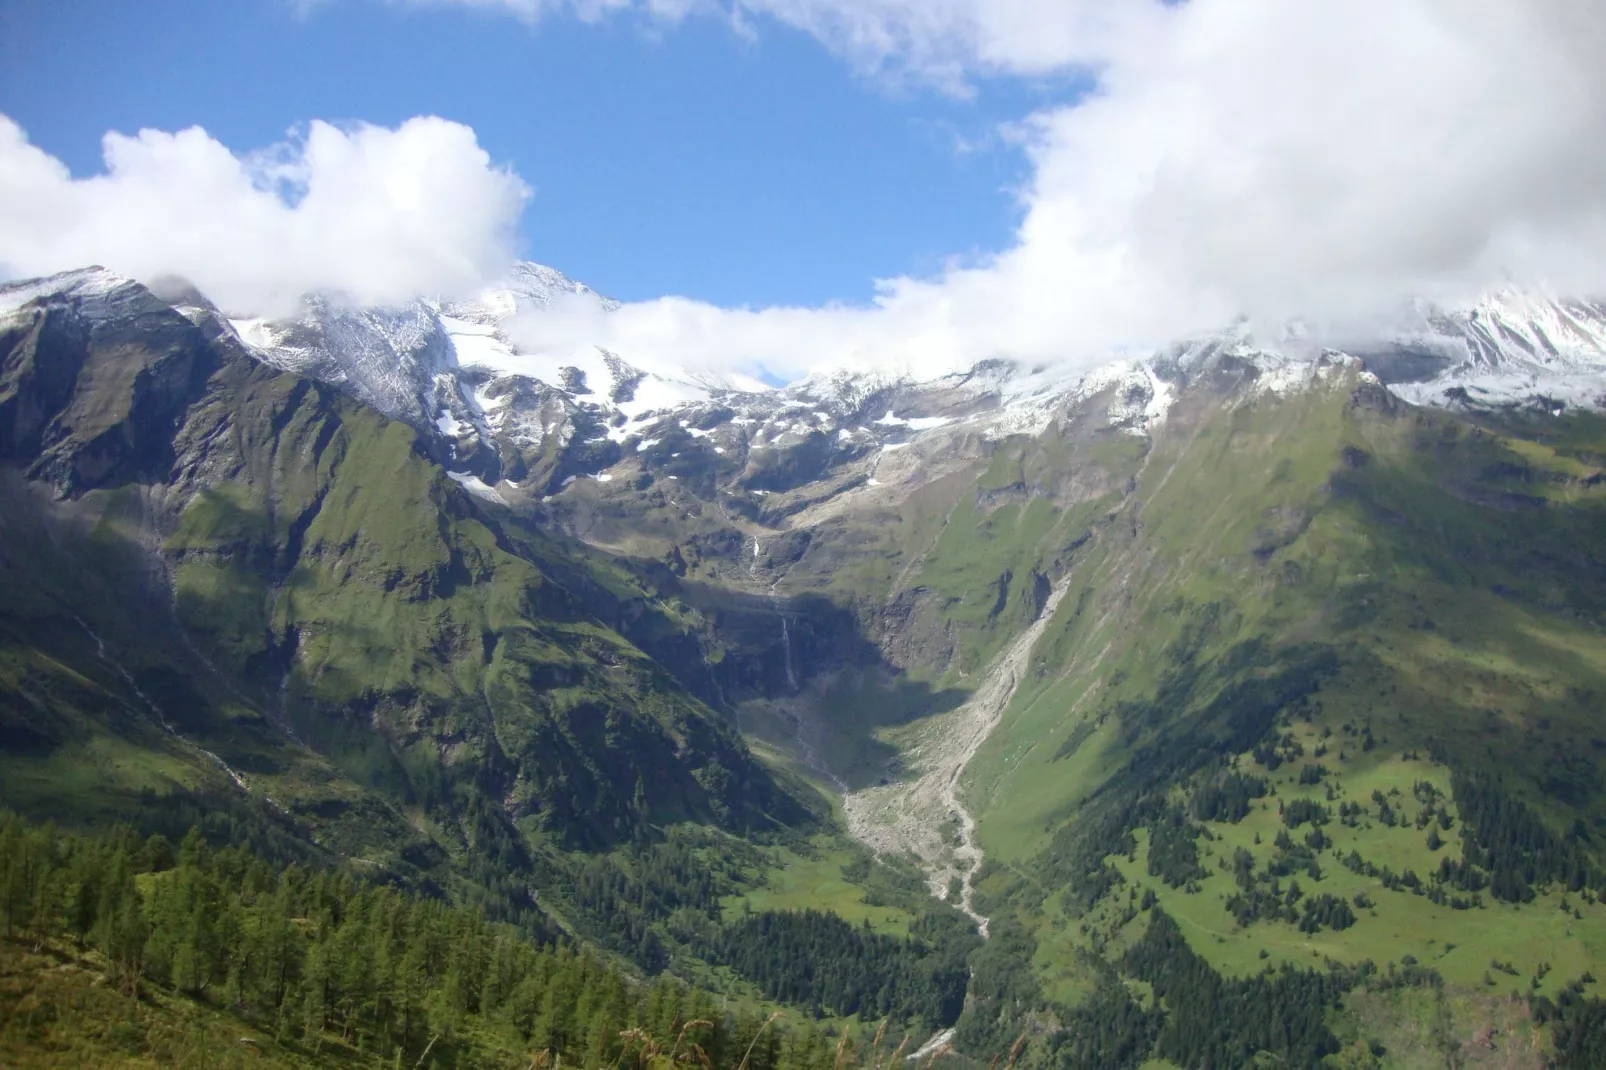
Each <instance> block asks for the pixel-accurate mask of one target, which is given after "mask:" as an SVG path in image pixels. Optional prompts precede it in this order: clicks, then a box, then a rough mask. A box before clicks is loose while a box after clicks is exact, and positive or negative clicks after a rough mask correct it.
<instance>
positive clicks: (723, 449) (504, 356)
mask: <svg viewBox="0 0 1606 1070" xmlns="http://www.w3.org/2000/svg"><path fill="white" fill-rule="evenodd" d="M151 291H152V292H153V293H155V294H156V295H157V296H158V297H159V298H160V300H162V301H165V302H170V303H172V305H173V307H175V308H177V309H179V310H180V311H181V312H183V313H184V314H185V315H186V316H188V317H190V318H191V319H192V320H193V321H195V322H198V323H200V322H203V321H207V322H210V323H211V324H214V325H218V324H222V323H223V322H224V321H222V319H221V316H220V314H219V313H218V312H217V311H216V310H215V309H214V308H212V306H211V305H210V303H209V302H208V301H207V300H206V298H205V297H204V296H203V295H201V294H199V293H198V292H196V291H195V290H194V288H193V287H189V286H187V284H183V283H181V282H177V281H168V282H164V283H158V284H156V285H154V286H152V287H151ZM124 292H127V293H130V294H137V293H142V292H143V290H142V289H141V288H140V287H139V285H138V284H137V283H134V282H132V281H131V280H128V279H125V278H122V277H120V276H117V275H115V274H113V273H111V272H107V271H104V270H101V269H85V270H82V271H77V272H68V273H65V274H62V275H58V276H53V277H51V278H49V279H40V280H33V281H30V282H25V283H17V284H12V285H7V286H0V316H6V315H7V314H8V312H16V311H17V310H20V309H22V308H23V306H25V305H27V304H28V303H29V302H31V301H34V300H36V299H39V298H45V297H56V298H61V299H68V300H83V301H102V302H106V303H107V308H108V309H115V308H116V307H118V306H119V305H120V304H121V300H122V299H121V297H120V296H119V295H120V294H122V293H124ZM573 302H579V303H580V304H581V305H583V306H584V307H585V308H586V309H589V310H590V312H588V314H590V313H591V312H596V311H598V310H600V312H601V313H602V314H607V313H609V312H610V311H611V310H613V309H616V308H617V307H618V305H617V303H616V302H612V301H610V300H609V299H607V298H605V297H603V296H601V295H599V294H597V293H596V292H595V291H593V290H591V289H590V288H588V287H586V286H584V285H582V284H580V283H577V282H574V281H573V280H570V279H568V278H567V277H565V276H564V275H562V274H561V273H560V272H557V271H554V270H553V269H551V268H546V267H542V266H540V265H536V264H519V265H515V266H514V267H513V268H512V269H511V270H510V271H509V274H508V276H507V278H506V279H505V280H503V281H502V282H501V283H499V284H497V285H495V286H493V287H490V288H488V289H487V290H486V291H484V292H483V293H481V294H479V295H477V296H476V297H474V298H473V299H470V300H465V301H455V302H444V303H443V302H437V301H427V300H419V301H414V302H411V303H409V304H407V305H403V306H399V307H393V308H351V307H346V306H340V305H337V304H334V303H332V302H329V301H325V300H321V299H316V298H313V299H308V300H307V301H306V303H305V305H304V307H303V312H302V314H301V315H299V316H297V317H295V318H293V319H289V320H262V319H241V320H235V321H233V323H232V329H233V332H234V334H235V335H237V337H238V339H239V340H240V342H241V344H243V345H244V346H246V347H247V348H248V349H249V350H250V351H251V352H253V353H254V355H255V356H257V357H258V358H259V359H261V360H263V361H265V362H267V363H270V364H274V365H276V366H278V367H281V368H284V369H286V370H288V371H292V372H295V373H296V374H300V375H306V376H309V377H313V378H317V379H320V380H322V381H325V382H328V383H332V384H335V385H337V386H339V387H340V388H341V389H343V390H345V391H347V392H349V393H351V394H352V395H353V396H355V397H357V398H359V399H360V400H362V401H364V402H366V403H367V404H370V405H372V406H374V407H375V408H377V409H379V410H380V411H382V412H385V413H386V414H387V415H390V416H392V417H395V418H397V419H402V420H406V421H407V422H409V423H411V424H412V425H414V426H415V427H417V428H419V430H420V431H422V432H423V433H424V434H426V435H427V436H428V437H429V440H430V441H431V442H432V443H433V446H432V447H431V448H432V449H434V450H435V451H436V453H437V455H438V459H439V460H440V461H441V463H442V464H443V465H444V466H445V467H446V469H447V470H448V471H449V472H450V473H452V476H453V478H454V479H456V480H457V481H458V482H459V483H461V484H462V485H463V486H464V487H465V488H467V489H468V490H470V491H471V492H472V493H475V494H477V495H478V496H480V497H481V498H484V499H485V500H487V501H495V500H507V499H508V498H509V496H514V497H517V496H520V495H518V494H517V492H518V491H519V488H520V487H524V488H526V489H525V491H524V495H523V496H528V497H547V496H551V495H556V494H561V493H563V488H564V487H574V486H577V485H578V486H581V487H583V486H585V484H584V483H582V484H576V483H575V479H576V478H580V479H584V478H585V477H590V476H599V475H603V474H607V473H608V472H609V471H610V470H612V469H614V468H617V467H619V466H621V465H623V466H625V467H626V470H630V469H632V468H637V469H640V471H641V472H643V473H647V472H651V471H661V477H662V478H665V479H668V478H669V477H670V476H671V475H673V476H675V477H676V479H677V480H678V479H681V478H684V477H685V475H687V474H688V469H687V468H686V466H687V465H688V464H692V463H694V461H693V459H694V458H701V460H700V461H696V462H695V463H696V464H698V465H701V466H702V467H701V470H702V471H704V472H710V471H711V472H714V473H716V474H717V475H716V478H717V480H718V485H719V486H721V487H727V488H734V489H735V490H736V492H746V493H751V494H753V495H757V496H762V495H766V494H771V493H784V492H785V491H786V488H785V487H782V486H780V485H779V484H778V483H777V482H776V480H777V479H782V480H791V479H794V478H804V477H803V476H799V475H796V474H795V473H797V472H805V471H806V472H812V473H814V474H813V475H810V476H808V477H807V478H809V479H813V478H822V477H823V474H824V473H826V472H828V471H830V472H838V471H844V472H851V471H854V470H856V469H855V466H862V467H863V468H864V472H863V474H864V477H865V479H866V481H867V483H866V485H867V486H870V487H874V486H879V485H883V484H885V483H886V482H887V481H888V480H889V479H890V478H897V475H896V473H895V472H893V471H890V470H887V469H883V468H881V467H880V466H879V462H878V460H877V458H880V457H882V456H884V455H892V454H896V455H897V456H899V457H900V459H907V458H912V457H914V456H915V455H917V454H918V455H919V456H920V457H927V456H928V455H932V454H933V451H940V450H941V449H943V448H945V447H944V446H943V443H946V442H958V441H961V440H964V439H966V438H975V439H978V440H982V441H985V440H997V439H1002V438H1006V437H1009V436H1012V435H1036V434H1041V433H1043V432H1044V431H1045V430H1047V429H1048V428H1050V427H1051V426H1054V424H1055V421H1056V420H1061V419H1063V418H1066V417H1067V414H1074V416H1075V419H1076V420H1078V421H1084V424H1083V426H1086V424H1085V421H1086V420H1088V419H1092V420H1094V421H1095V424H1094V425H1093V426H1094V427H1095V428H1096V427H1107V428H1108V429H1110V430H1113V431H1116V432H1120V433H1126V434H1131V435H1136V436H1144V435H1149V434H1152V433H1154V432H1155V431H1156V430H1157V429H1158V428H1159V427H1161V426H1162V425H1163V424H1164V422H1165V420H1166V419H1167V415H1168V413H1169V411H1170V409H1171V407H1172V406H1173V405H1174V404H1175V403H1176V401H1177V399H1178V398H1179V397H1181V396H1184V395H1186V394H1187V393H1188V392H1189V391H1190V390H1192V389H1193V388H1194V384H1195V383H1197V382H1200V381H1202V380H1204V379H1207V378H1209V377H1211V376H1212V375H1214V374H1215V373H1216V372H1217V371H1219V370H1223V369H1226V370H1229V371H1231V374H1229V375H1227V376H1226V377H1225V378H1223V379H1221V380H1220V381H1221V382H1224V383H1228V384H1231V383H1234V382H1239V383H1244V384H1246V394H1245V396H1249V397H1252V396H1264V395H1267V394H1283V393H1288V392H1291V391H1298V390H1304V389H1310V388H1315V387H1316V386H1318V385H1320V384H1321V383H1323V382H1327V381H1332V380H1333V379H1334V378H1335V376H1336V375H1338V373H1339V372H1340V371H1341V370H1343V369H1354V368H1355V366H1356V365H1359V367H1360V368H1362V369H1364V371H1363V374H1367V375H1370V376H1373V377H1375V378H1376V379H1377V380H1378V381H1380V382H1382V383H1383V384H1385V385H1387V386H1388V387H1389V389H1391V390H1393V391H1394V392H1395V393H1396V394H1398V395H1399V396H1400V397H1402V398H1405V399H1406V400H1408V401H1411V402H1414V403H1418V404H1430V405H1458V404H1477V403H1485V404H1502V403H1507V402H1518V401H1526V400H1533V399H1536V398H1544V399H1546V402H1547V404H1548V405H1549V407H1550V408H1552V409H1558V408H1565V407H1566V406H1569V405H1572V406H1586V407H1592V408H1606V303H1602V302H1599V301H1582V300H1560V299H1556V298H1554V297H1552V296H1549V295H1547V294H1545V293H1543V292H1542V291H1538V290H1518V289H1508V290H1503V291H1500V292H1498V293H1494V294H1491V295H1488V296H1487V297H1485V298H1484V299H1482V300H1480V301H1478V302H1475V303H1470V304H1467V305H1465V306H1461V307H1451V308H1439V307H1433V306H1430V305H1426V304H1418V305H1415V306H1412V307H1411V308H1410V309H1409V310H1408V312H1407V313H1406V314H1405V315H1404V316H1402V317H1396V318H1395V319H1393V320H1392V321H1390V322H1388V323H1387V324H1382V323H1379V324H1376V325H1374V326H1371V327H1367V328H1364V329H1360V330H1356V329H1353V328H1352V329H1350V330H1348V331H1347V333H1345V334H1344V335H1342V336H1337V335H1334V336H1331V337H1322V336H1321V335H1320V332H1319V331H1317V330H1316V329H1315V328H1311V327H1308V326H1305V325H1301V324H1295V325H1289V326H1284V327H1281V328H1279V329H1277V330H1275V331H1274V332H1271V333H1270V334H1257V332H1256V331H1255V330H1254V329H1253V328H1252V326H1251V325H1250V324H1248V323H1246V322H1241V323H1237V324H1234V325H1232V326H1231V327H1229V328H1227V329H1225V330H1223V331H1220V332H1216V333H1214V334H1211V335H1206V336H1202V337H1198V338H1194V339H1188V340H1184V341H1181V342H1178V343H1176V344H1173V345H1170V346H1167V347H1164V348H1163V349H1160V350H1158V351H1155V352H1148V353H1140V352H1131V353H1126V354H1122V355H1120V357H1119V359H1112V360H1110V361H1108V362H1106V363H1103V364H1101V365H1099V366H1097V367H1094V368H1091V369H1089V368H1087V367H1086V366H1085V365H1074V364H1070V363H1059V364H1056V363H1053V362H1049V363H1046V364H1044V365H1041V366H1037V367H1026V366H1023V365H1021V364H1019V363H1016V362H1012V361H1008V360H990V361H985V362H983V363H981V364H978V365H977V366H976V367H974V368H972V369H971V370H970V371H968V372H964V373H958V374H953V373H950V374H944V375H940V376H936V377H927V378H921V377H917V376H915V375H912V374H907V373H905V374H893V373H891V372H888V371H885V370H876V369H866V370H838V371H834V372H822V373H817V374H814V375H811V376H809V377H807V378H805V379H803V380H800V381H798V382H795V383H792V384H790V385H788V386H784V387H779V388H775V387H770V386H766V385H764V384H762V383H758V382H755V381H752V380H749V379H745V378H743V377H739V376H727V375H718V374H711V373H706V372H698V371H694V370H686V369H675V368H662V367H656V366H654V365H652V364H651V362H650V361H637V360H633V359H632V354H628V353H626V354H620V353H613V352H609V351H607V350H605V349H603V348H600V347H597V346H582V347H579V348H577V349H560V348H556V347H552V346H544V345H543V344H542V343H541V342H540V338H541V337H542V331H541V330H540V318H541V317H542V316H545V315H564V314H566V313H567V311H568V306H569V304H570V303H573ZM108 314H113V313H111V312H108ZM532 325H533V328H534V329H531V328H532ZM223 330H224V331H225V332H227V331H228V330H229V327H228V326H224V327H223ZM554 333H556V334H563V335H564V336H565V337H570V335H568V334H567V333H566V332H554ZM1229 388H1233V389H1236V388H1235V387H1230V386H1229ZM916 443H926V444H927V446H926V448H923V449H921V450H915V451H913V452H912V453H904V452H902V451H904V450H905V449H907V448H908V447H910V446H911V445H914V444H916ZM786 457H792V458H793V460H786V459H785V458H786ZM794 462H795V463H794ZM916 464H917V462H916V461H913V460H911V461H909V463H908V465H907V466H905V465H904V463H903V461H902V460H900V463H899V464H898V465H896V466H893V467H894V468H896V469H897V470H898V471H904V470H905V468H906V467H907V468H908V470H909V471H912V470H913V468H914V466H915V465H916ZM766 466H767V468H766ZM671 468H672V469H674V470H673V471H670V470H668V469H671ZM782 471H786V472H791V473H793V474H786V475H777V474H776V473H777V472H782ZM631 478H632V479H634V477H633V476H632V477H631ZM498 488H500V489H498ZM493 494H494V495H495V497H493V496H492V495H493Z"/></svg>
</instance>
